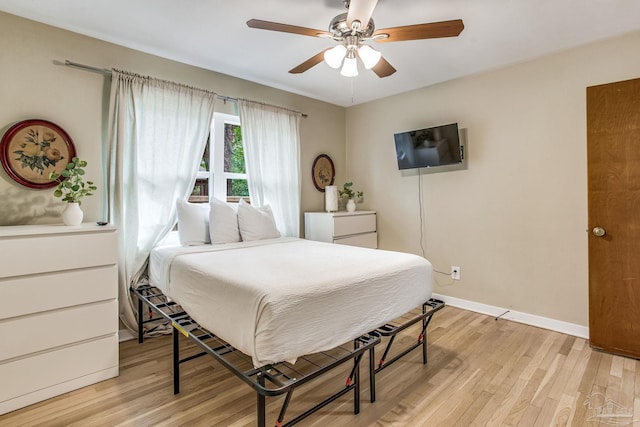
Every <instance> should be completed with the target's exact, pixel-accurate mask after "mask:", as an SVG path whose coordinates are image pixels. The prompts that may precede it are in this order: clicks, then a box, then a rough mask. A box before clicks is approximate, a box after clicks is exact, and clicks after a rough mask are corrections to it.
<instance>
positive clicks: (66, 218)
mask: <svg viewBox="0 0 640 427" xmlns="http://www.w3.org/2000/svg"><path fill="white" fill-rule="evenodd" d="M82 217H84V212H82V209H80V205H79V204H78V203H67V207H66V208H64V211H62V222H63V223H64V225H80V224H82Z"/></svg>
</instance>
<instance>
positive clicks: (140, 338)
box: [138, 297, 144, 344]
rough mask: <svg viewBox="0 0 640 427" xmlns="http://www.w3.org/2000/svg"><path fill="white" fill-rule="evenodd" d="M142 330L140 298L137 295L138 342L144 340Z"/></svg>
mask: <svg viewBox="0 0 640 427" xmlns="http://www.w3.org/2000/svg"><path fill="white" fill-rule="evenodd" d="M142 332H143V331H142V298H140V297H138V344H142V342H143V341H144V334H143V333H142Z"/></svg>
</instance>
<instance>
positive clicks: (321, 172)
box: [311, 154, 336, 191]
mask: <svg viewBox="0 0 640 427" xmlns="http://www.w3.org/2000/svg"><path fill="white" fill-rule="evenodd" d="M335 177H336V169H335V168H334V167H333V160H331V157H329V156H327V155H326V154H320V155H319V156H318V157H316V158H315V160H314V161H313V166H312V167H311V179H313V185H315V187H316V189H317V190H318V191H325V190H324V189H325V187H326V186H328V185H333V183H334V181H335Z"/></svg>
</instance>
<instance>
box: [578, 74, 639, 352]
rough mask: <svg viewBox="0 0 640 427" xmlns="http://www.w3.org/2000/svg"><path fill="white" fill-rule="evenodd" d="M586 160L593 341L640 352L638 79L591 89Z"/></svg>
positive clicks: (601, 345) (600, 345)
mask: <svg viewBox="0 0 640 427" xmlns="http://www.w3.org/2000/svg"><path fill="white" fill-rule="evenodd" d="M587 166H588V185H589V190H588V191H589V193H588V199H589V334H590V342H591V346H592V347H594V348H597V349H602V350H604V351H608V352H612V353H616V354H621V355H625V356H631V357H635V358H640V79H635V80H628V81H623V82H618V83H610V84H605V85H600V86H593V87H589V88H587ZM602 232H604V233H605V234H604V235H602V236H598V234H602Z"/></svg>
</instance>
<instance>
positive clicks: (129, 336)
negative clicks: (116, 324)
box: [118, 329, 135, 342]
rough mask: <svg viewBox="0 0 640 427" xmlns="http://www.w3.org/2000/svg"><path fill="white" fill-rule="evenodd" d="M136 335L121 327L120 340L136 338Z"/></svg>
mask: <svg viewBox="0 0 640 427" xmlns="http://www.w3.org/2000/svg"><path fill="white" fill-rule="evenodd" d="M134 338H135V337H134V336H133V334H132V333H131V332H129V330H128V329H120V330H119V331H118V342H124V341H129V340H132V339H134Z"/></svg>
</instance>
